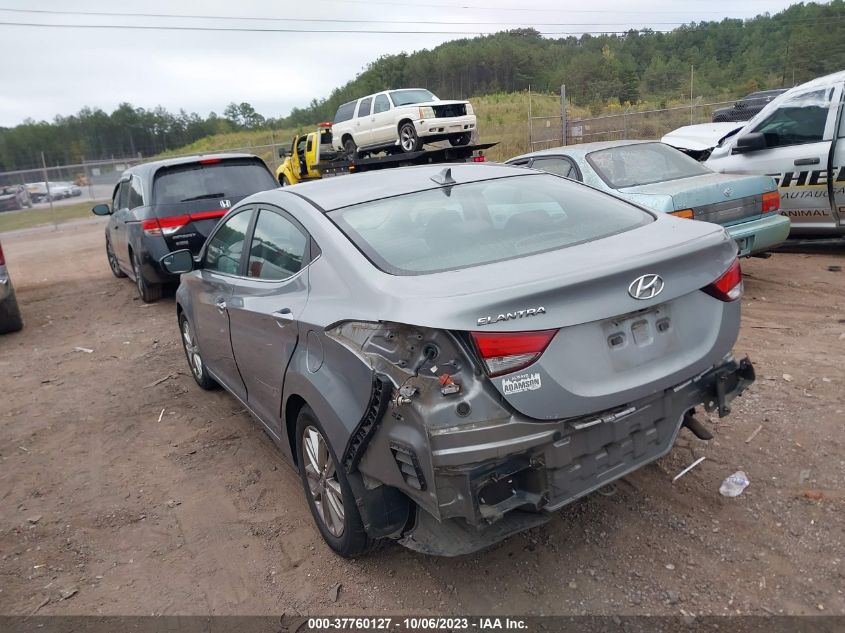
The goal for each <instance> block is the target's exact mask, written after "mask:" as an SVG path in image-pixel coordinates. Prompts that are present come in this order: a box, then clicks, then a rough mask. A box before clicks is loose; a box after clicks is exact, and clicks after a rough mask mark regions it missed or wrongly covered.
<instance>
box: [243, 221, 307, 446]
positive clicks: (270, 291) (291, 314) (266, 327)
mask: <svg viewBox="0 0 845 633" xmlns="http://www.w3.org/2000/svg"><path fill="white" fill-rule="evenodd" d="M309 243H310V240H309V237H308V234H307V233H306V232H305V229H304V228H302V226H301V225H300V224H299V223H298V222H296V220H294V219H293V218H292V217H291V216H290V215H288V214H287V213H286V212H285V211H283V210H282V209H279V208H276V207H271V206H269V205H259V209H258V217H257V219H256V221H255V228H254V230H253V233H252V238H251V240H250V247H249V250H248V254H247V265H246V268H245V276H243V277H241V278H240V279H238V280H237V281H236V282H235V286H234V291H233V294H232V297H231V299H230V301H229V308H228V311H229V319H230V330H231V333H232V334H231V336H232V349H233V351H234V354H235V360H236V361H237V364H238V367H239V368H240V371H241V376H242V377H243V380H244V383H245V385H246V391H247V403H248V404H249V406H250V408H251V409H252V410H253V411H254V412H255V413H256V414H257V415H258V416H259V417H260V418H261V419H262V420H263V421H264V423H265V424H266V425H267V426H268V427H269V428H270V430H271V431H273V432H274V433H276V434H277V435H279V436H280V437H281V409H282V388H283V386H284V377H285V371H286V370H287V366H288V362H289V361H290V358H291V356H292V355H293V351H294V349H295V348H296V345H297V343H298V340H299V328H298V320H299V317H300V315H301V314H302V311H303V310H304V309H305V304H306V302H307V301H308V268H307V265H308V263H309V261H310V259H311V258H310V246H309Z"/></svg>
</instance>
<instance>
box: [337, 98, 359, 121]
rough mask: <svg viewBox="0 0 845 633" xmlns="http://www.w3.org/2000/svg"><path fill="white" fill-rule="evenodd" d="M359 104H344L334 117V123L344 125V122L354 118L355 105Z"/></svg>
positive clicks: (351, 102) (354, 102)
mask: <svg viewBox="0 0 845 633" xmlns="http://www.w3.org/2000/svg"><path fill="white" fill-rule="evenodd" d="M356 103H358V102H357V101H350V102H349V103H344V104H343V105H342V106H340V107H339V108H338V109H337V112H336V113H335V115H334V122H335V123H342V122H344V121H348V120H349V119H351V118H352V115H353V114H354V113H355V104H356Z"/></svg>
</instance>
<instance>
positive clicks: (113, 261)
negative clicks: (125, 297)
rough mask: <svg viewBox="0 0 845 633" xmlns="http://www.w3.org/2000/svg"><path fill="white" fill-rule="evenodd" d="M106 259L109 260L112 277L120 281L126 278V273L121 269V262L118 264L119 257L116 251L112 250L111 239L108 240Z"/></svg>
mask: <svg viewBox="0 0 845 633" xmlns="http://www.w3.org/2000/svg"><path fill="white" fill-rule="evenodd" d="M106 259H108V262H109V268H110V269H111V274H112V275H114V276H115V277H117V278H118V279H123V278H124V277H126V273H125V272H123V270H121V268H120V262H118V261H117V257H115V254H114V250H112V247H111V240H110V239H109V238H106Z"/></svg>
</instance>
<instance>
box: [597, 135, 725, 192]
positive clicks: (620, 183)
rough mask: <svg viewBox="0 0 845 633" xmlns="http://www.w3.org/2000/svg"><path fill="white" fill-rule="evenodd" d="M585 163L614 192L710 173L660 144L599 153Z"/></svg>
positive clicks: (633, 146)
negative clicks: (615, 190) (590, 166)
mask: <svg viewBox="0 0 845 633" xmlns="http://www.w3.org/2000/svg"><path fill="white" fill-rule="evenodd" d="M587 162H588V163H590V165H592V167H593V169H595V170H596V173H597V174H598V175H599V177H600V178H601V179H602V180H604V181H605V182H606V183H607V184H608V185H609V186H610V187H613V188H614V189H623V188H625V187H636V186H638V185H649V184H651V183H655V182H663V181H666V180H679V179H680V178H691V177H693V176H702V175H704V174H709V173H712V172H711V171H710V170H709V169H707V167H705V166H704V165H702V164H701V163H699V162H698V161H697V160H695V159H694V158H690V157H689V156H687V155H686V154H684V153H683V152H679V151H678V150H676V149H675V148H673V147H669V146H668V145H665V144H663V143H635V144H633V145H620V146H619V147H610V148H608V149H600V150H598V151H595V152H590V153H589V154H587Z"/></svg>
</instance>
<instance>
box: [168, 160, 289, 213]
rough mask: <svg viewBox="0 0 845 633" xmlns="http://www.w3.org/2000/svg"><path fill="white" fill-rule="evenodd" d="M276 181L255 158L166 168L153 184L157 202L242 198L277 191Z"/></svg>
mask: <svg viewBox="0 0 845 633" xmlns="http://www.w3.org/2000/svg"><path fill="white" fill-rule="evenodd" d="M276 186H277V185H276V181H275V180H274V179H273V176H272V175H270V172H269V171H268V170H267V168H266V167H265V166H264V163H261V162H259V161H258V160H251V159H242V158H236V159H223V160H221V161H219V162H208V163H201V162H198V163H187V164H184V165H174V166H173V167H163V168H162V169H159V170H158V172H156V176H155V180H154V181H153V203H154V204H157V205H161V204H173V203H177V202H191V201H193V200H214V199H217V198H221V199H222V198H242V197H244V196H249V195H252V194H253V193H257V192H259V191H266V190H267V189H275V188H276Z"/></svg>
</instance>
